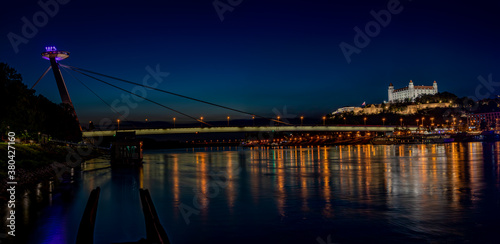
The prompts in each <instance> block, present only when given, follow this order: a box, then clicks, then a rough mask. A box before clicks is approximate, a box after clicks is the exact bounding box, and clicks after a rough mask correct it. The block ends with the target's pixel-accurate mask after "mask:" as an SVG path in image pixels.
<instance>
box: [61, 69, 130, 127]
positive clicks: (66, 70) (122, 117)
mask: <svg viewBox="0 0 500 244" xmlns="http://www.w3.org/2000/svg"><path fill="white" fill-rule="evenodd" d="M62 68H63V70H64V71H65V72H66V73H68V74H69V75H70V76H71V77H73V79H75V80H76V81H78V82H79V83H80V84H82V85H83V86H84V87H85V88H87V89H88V90H89V91H90V92H92V93H93V94H94V95H95V96H96V97H98V98H99V99H100V100H101V101H102V102H103V103H104V104H106V105H107V106H108V107H109V108H110V109H111V110H112V111H113V112H115V113H116V114H118V115H119V116H120V117H121V119H122V120H124V121H128V122H132V121H130V120H127V118H125V116H124V115H122V114H120V112H118V111H117V110H116V109H115V108H113V106H111V105H110V104H109V103H108V102H106V101H105V100H104V99H103V98H102V97H101V96H99V95H98V94H97V93H96V92H94V91H93V90H92V89H91V88H90V87H88V86H87V85H85V83H83V82H82V81H81V80H80V79H78V78H77V77H76V76H74V75H73V74H72V73H71V72H69V71H68V68H66V67H62ZM131 124H132V126H133V127H134V128H136V127H135V125H134V123H131Z"/></svg>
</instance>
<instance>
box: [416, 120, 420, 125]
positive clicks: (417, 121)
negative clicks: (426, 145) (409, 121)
mask: <svg viewBox="0 0 500 244" xmlns="http://www.w3.org/2000/svg"><path fill="white" fill-rule="evenodd" d="M418 121H420V120H419V119H417V127H420V125H419V124H418Z"/></svg>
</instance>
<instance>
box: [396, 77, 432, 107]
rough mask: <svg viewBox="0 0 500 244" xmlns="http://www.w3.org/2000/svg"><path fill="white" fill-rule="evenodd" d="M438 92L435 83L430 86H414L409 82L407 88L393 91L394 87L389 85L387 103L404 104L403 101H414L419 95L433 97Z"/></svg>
mask: <svg viewBox="0 0 500 244" xmlns="http://www.w3.org/2000/svg"><path fill="white" fill-rule="evenodd" d="M437 92H438V87H437V83H436V81H434V84H432V86H414V85H413V81H411V80H410V84H409V85H408V86H407V87H403V88H400V89H394V86H393V85H392V83H391V84H389V90H388V93H389V102H405V101H412V102H414V101H415V98H417V97H418V96H420V95H433V94H436V93H437Z"/></svg>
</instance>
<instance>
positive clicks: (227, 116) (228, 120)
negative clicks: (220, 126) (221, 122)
mask: <svg viewBox="0 0 500 244" xmlns="http://www.w3.org/2000/svg"><path fill="white" fill-rule="evenodd" d="M227 126H229V116H227Z"/></svg>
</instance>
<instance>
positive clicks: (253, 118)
mask: <svg viewBox="0 0 500 244" xmlns="http://www.w3.org/2000/svg"><path fill="white" fill-rule="evenodd" d="M252 123H253V126H255V116H252Z"/></svg>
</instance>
